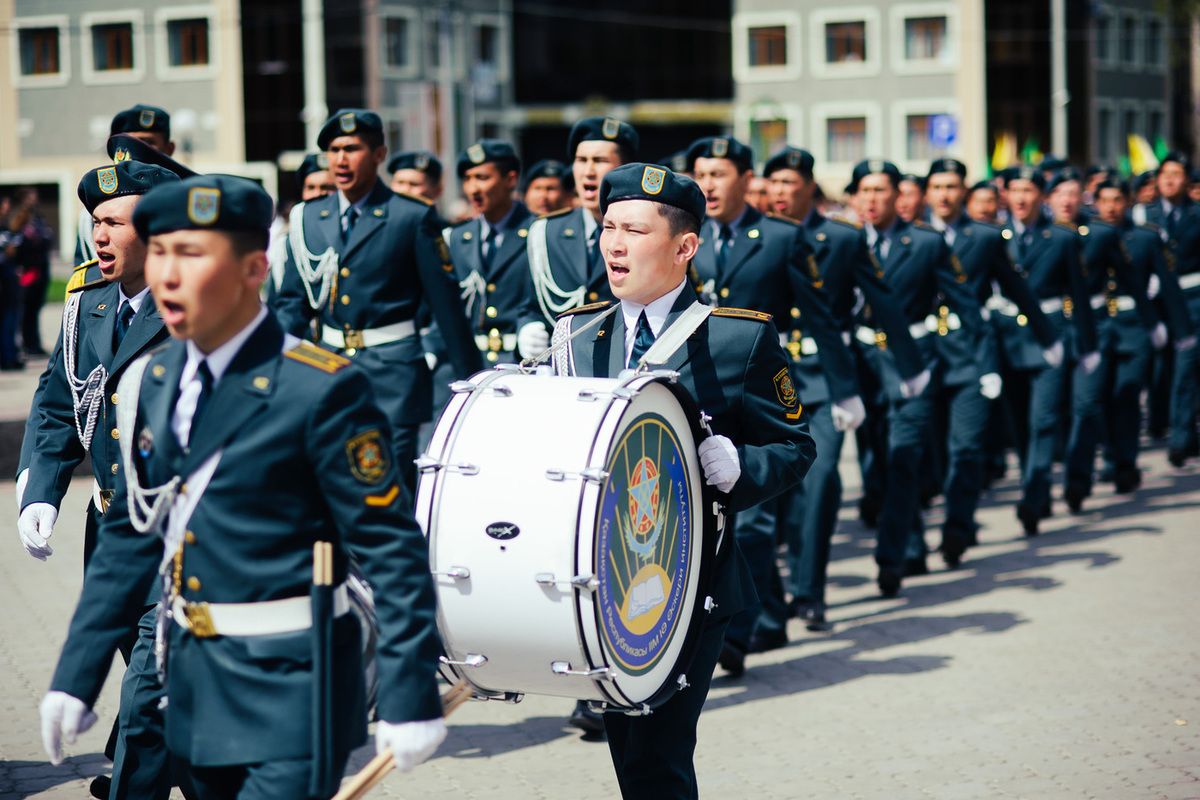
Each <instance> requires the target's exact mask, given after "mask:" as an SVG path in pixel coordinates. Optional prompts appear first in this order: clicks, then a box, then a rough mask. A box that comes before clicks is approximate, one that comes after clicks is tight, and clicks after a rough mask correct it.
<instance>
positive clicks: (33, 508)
mask: <svg viewBox="0 0 1200 800" xmlns="http://www.w3.org/2000/svg"><path fill="white" fill-rule="evenodd" d="M57 520H58V509H57V508H55V507H54V506H52V505H50V504H49V503H30V504H29V505H28V506H26V507H25V510H23V511H22V512H21V516H20V517H18V518H17V534H18V535H20V537H21V544H23V545H25V550H26V552H28V553H29V555H31V556H33V557H34V558H36V559H37V560H39V561H45V560H46V556H49V555H53V554H54V549H53V548H51V547H50V544H49V542H48V541H47V540H48V539H49V538H50V537H51V536H52V535H53V534H54V523H55V521H57Z"/></svg>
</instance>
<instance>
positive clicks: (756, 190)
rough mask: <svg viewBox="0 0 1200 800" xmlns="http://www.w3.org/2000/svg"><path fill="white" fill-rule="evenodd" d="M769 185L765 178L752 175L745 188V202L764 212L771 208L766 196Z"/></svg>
mask: <svg viewBox="0 0 1200 800" xmlns="http://www.w3.org/2000/svg"><path fill="white" fill-rule="evenodd" d="M769 186H770V184H769V183H768V182H767V179H766V178H758V177H754V178H751V179H750V185H749V186H748V187H747V189H746V202H747V203H748V204H750V205H751V206H753V207H754V208H755V209H757V210H759V211H761V212H763V213H764V214H765V213H767V212H768V211H770V210H771V209H770V205H769V199H768V197H767V192H768V189H769Z"/></svg>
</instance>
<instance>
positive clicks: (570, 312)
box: [555, 300, 617, 319]
mask: <svg viewBox="0 0 1200 800" xmlns="http://www.w3.org/2000/svg"><path fill="white" fill-rule="evenodd" d="M615 302H617V301H616V300H601V301H600V302H598V303H588V304H587V305H586V306H580V307H579V308H569V309H567V310H566V311H564V312H562V313H561V314H559V315H558V316H557V317H556V318H555V319H562V318H563V317H572V316H574V315H576V314H590V313H591V312H593V311H601V310H603V309H605V308H608V307H609V306H611V305H612V304H613V303H615Z"/></svg>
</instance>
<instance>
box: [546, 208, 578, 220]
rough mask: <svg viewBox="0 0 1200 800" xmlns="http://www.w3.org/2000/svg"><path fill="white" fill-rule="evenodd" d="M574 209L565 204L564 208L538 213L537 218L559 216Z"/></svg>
mask: <svg viewBox="0 0 1200 800" xmlns="http://www.w3.org/2000/svg"><path fill="white" fill-rule="evenodd" d="M574 210H575V209H574V208H572V207H571V206H567V207H566V208H560V209H559V210H558V211H547V212H546V213H545V214H538V219H554V218H555V217H561V216H562V215H563V214H570V213H571V212H572V211H574Z"/></svg>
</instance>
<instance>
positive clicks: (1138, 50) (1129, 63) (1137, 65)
mask: <svg viewBox="0 0 1200 800" xmlns="http://www.w3.org/2000/svg"><path fill="white" fill-rule="evenodd" d="M1116 18H1117V19H1118V20H1119V22H1120V24H1119V25H1118V26H1117V35H1116V38H1117V52H1116V66H1117V67H1118V68H1120V69H1123V70H1126V71H1129V72H1137V71H1140V70H1141V69H1142V66H1143V64H1142V51H1143V49H1144V48H1143V45H1144V44H1145V42H1144V41H1143V40H1144V39H1145V35H1146V27H1145V26H1144V25H1143V24H1142V15H1141V14H1139V13H1138V12H1137V11H1133V10H1130V9H1123V10H1122V11H1121V12H1120V13H1119V14H1117V15H1116ZM1126 22H1132V23H1133V25H1134V32H1133V55H1132V56H1131V57H1130V58H1129V59H1128V60H1127V59H1126V58H1125V23H1126Z"/></svg>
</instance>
